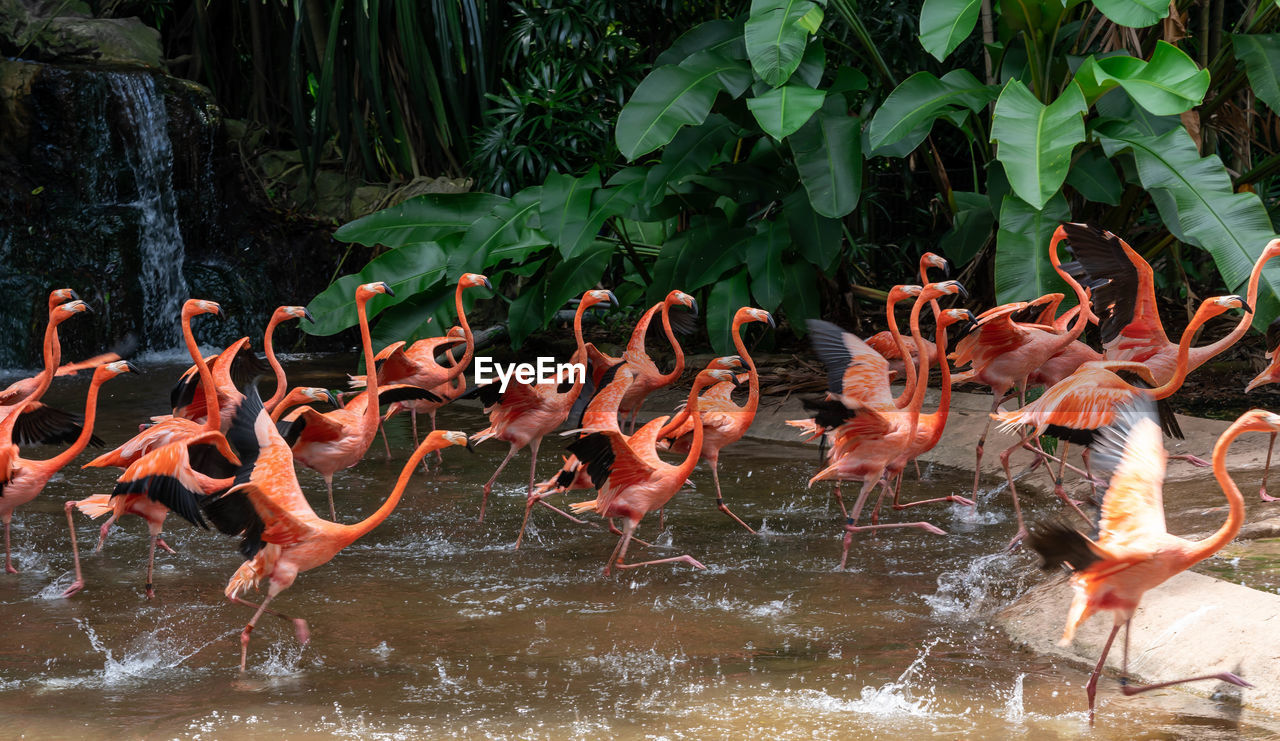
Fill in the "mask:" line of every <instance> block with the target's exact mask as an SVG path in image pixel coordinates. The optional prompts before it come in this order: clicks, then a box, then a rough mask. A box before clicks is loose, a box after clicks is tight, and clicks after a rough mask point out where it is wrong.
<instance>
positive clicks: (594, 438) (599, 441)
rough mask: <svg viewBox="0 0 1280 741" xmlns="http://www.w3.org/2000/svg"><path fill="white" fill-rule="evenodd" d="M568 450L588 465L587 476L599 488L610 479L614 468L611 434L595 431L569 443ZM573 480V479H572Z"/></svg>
mask: <svg viewBox="0 0 1280 741" xmlns="http://www.w3.org/2000/svg"><path fill="white" fill-rule="evenodd" d="M568 450H569V452H570V453H573V454H574V455H576V456H577V457H578V460H580V461H582V463H583V464H584V465H585V466H586V467H587V476H588V477H589V478H590V479H591V483H592V484H593V485H594V486H595V487H596V488H597V489H599V488H600V487H602V486H604V484H605V482H606V481H608V480H609V473H610V472H611V471H612V470H613V460H614V456H613V445H612V444H611V443H610V442H609V436H608V435H606V434H604V433H603V432H593V433H591V434H590V435H583V436H582V437H580V438H578V439H577V440H574V441H573V442H571V443H569V445H568ZM570 481H571V482H572V479H570Z"/></svg>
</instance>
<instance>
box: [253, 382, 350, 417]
mask: <svg viewBox="0 0 1280 741" xmlns="http://www.w3.org/2000/svg"><path fill="white" fill-rule="evenodd" d="M312 401H327V402H329V403H330V404H332V405H333V406H334V407H335V408H337V407H341V406H342V404H340V403H338V397H337V396H336V395H335V394H334V393H333V392H332V391H330V390H329V389H322V388H317V387H315V386H299V387H297V388H291V389H289V393H287V394H285V395H284V398H283V399H281V400H280V403H279V404H276V406H275V408H274V409H272V410H271V412H270V413H271V421H272V422H277V423H278V422H281V421H284V422H292V421H293V420H294V419H295V418H296V417H297V416H298V414H301V413H302V410H301V409H299V410H297V411H296V412H293V413H289V414H286V412H289V410H290V409H293V408H294V407H296V406H298V405H299V404H306V403H307V402H312ZM262 408H263V409H266V408H267V403H266V402H263V403H262Z"/></svg>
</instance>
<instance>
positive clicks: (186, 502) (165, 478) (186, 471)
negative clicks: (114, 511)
mask: <svg viewBox="0 0 1280 741" xmlns="http://www.w3.org/2000/svg"><path fill="white" fill-rule="evenodd" d="M215 435H216V436H217V437H218V438H222V435H221V433H218V432H209V433H206V434H204V435H199V436H197V437H195V438H191V439H188V440H179V441H177V442H173V443H169V444H168V445H165V446H163V447H160V448H157V449H155V450H153V451H151V452H149V453H147V454H146V455H144V456H142V457H141V458H139V459H138V460H136V461H134V462H133V463H132V464H130V465H129V467H128V468H126V469H125V472H124V473H123V474H121V475H120V478H119V479H117V480H116V487H115V490H114V491H112V492H111V496H112V497H118V496H125V495H129V494H144V495H146V496H147V498H148V499H151V500H152V501H155V502H159V503H160V504H163V505H164V506H165V507H168V508H169V509H170V510H171V511H173V512H175V513H176V514H177V515H178V516H180V517H182V518H183V519H184V520H186V521H187V522H190V523H191V524H192V525H195V526H197V527H202V528H204V529H206V530H208V529H209V525H208V523H207V522H205V520H204V518H203V517H202V516H201V515H200V502H201V500H203V499H204V498H205V496H206V494H207V489H208V488H210V485H211V483H212V482H211V480H210V479H209V478H208V477H206V476H202V475H201V474H199V473H198V472H196V471H195V470H194V469H193V468H192V465H191V459H190V457H189V452H188V449H187V445H188V444H189V443H190V444H196V445H214V446H216V447H218V448H221V449H222V450H223V451H224V452H226V453H228V454H229V453H230V450H229V449H227V448H226V441H225V440H222V442H220V443H219V442H215V441H214V440H213V438H212V437H211V436H215ZM231 460H232V461H234V460H235V457H234V456H232V457H231ZM228 483H229V482H228Z"/></svg>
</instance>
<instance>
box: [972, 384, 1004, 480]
mask: <svg viewBox="0 0 1280 741" xmlns="http://www.w3.org/2000/svg"><path fill="white" fill-rule="evenodd" d="M993 391H994V389H993ZM1002 401H1004V394H1003V392H996V393H995V394H994V395H993V396H992V397H991V411H990V412H988V413H987V423H986V424H985V425H983V426H982V435H981V436H980V437H979V438H978V448H977V460H976V461H975V462H974V464H973V500H974V501H977V500H978V482H979V481H980V480H981V479H982V448H983V446H985V445H986V444H987V433H988V432H990V431H991V415H992V414H995V413H996V410H997V409H999V408H1000V402H1002Z"/></svg>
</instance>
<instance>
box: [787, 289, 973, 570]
mask: <svg viewBox="0 0 1280 741" xmlns="http://www.w3.org/2000/svg"><path fill="white" fill-rule="evenodd" d="M963 290H964V289H963V287H961V285H960V284H959V283H957V282H956V281H947V282H944V283H936V284H930V285H927V286H925V287H924V290H922V291H921V293H920V297H919V298H918V299H916V305H915V306H913V307H912V313H913V315H914V316H915V317H916V319H915V320H914V321H915V322H916V326H917V327H918V323H919V311H920V307H921V306H922V305H923V304H922V302H927V301H932V300H934V299H936V298H938V297H940V296H945V295H953V294H957V293H961V292H962V291H963ZM809 329H810V331H811V332H813V346H814V350H815V351H816V352H817V353H818V356H819V358H821V359H822V363H823V365H825V366H826V367H827V377H828V382H829V393H828V395H827V399H826V400H824V401H820V402H816V403H815V402H812V401H806V403H805V406H806V408H808V409H811V410H813V411H815V412H817V415H816V416H815V418H814V420H813V424H814V426H815V428H816V429H819V430H821V429H823V428H829V429H833V433H832V436H833V441H834V442H833V444H832V448H831V452H830V454H829V460H830V461H831V463H830V465H828V466H827V467H826V468H824V469H823V470H822V471H820V472H818V473H817V474H816V475H814V476H813V477H812V478H810V479H809V486H813V485H814V484H815V483H816V482H818V481H825V480H835V481H836V482H837V485H838V483H839V482H840V481H845V480H859V481H861V482H862V488H861V490H860V491H859V493H858V498H857V500H856V501H855V503H854V506H853V510H852V512H850V511H846V510H845V509H844V501H843V499H840V508H841V511H842V512H843V513H844V515H845V524H844V539H843V544H842V550H841V555H840V568H841V569H844V567H845V563H846V561H847V560H848V557H849V546H850V545H851V544H852V542H853V533H855V532H863V531H868V530H881V529H886V528H897V527H911V528H919V529H921V530H924V531H926V532H930V533H933V534H935V535H946V532H945V531H943V530H942V529H940V528H938V527H936V526H934V525H932V524H930V523H928V522H900V523H890V524H871V525H858V524H857V523H858V517H859V515H860V514H861V513H862V507H863V506H864V505H865V504H866V500H867V496H868V495H869V494H870V493H871V490H872V489H873V488H875V486H876V485H877V484H880V483H885V485H886V486H887V482H884V477H885V471H886V469H887V467H888V466H889V465H890V463H892V462H893V461H894V460H895V459H897V458H898V456H900V455H901V454H902V451H903V450H905V449H906V447H907V446H908V445H909V444H910V441H911V440H912V439H913V438H914V437H915V428H916V423H917V422H918V421H919V416H920V405H921V403H922V402H923V399H924V392H925V388H926V386H927V385H928V384H927V382H926V381H925V380H923V379H927V378H928V367H927V365H926V364H927V363H928V353H927V352H925V351H924V349H923V348H917V350H919V357H920V362H921V366H922V367H921V369H920V373H919V378H921V379H922V381H921V382H920V383H918V384H916V388H915V391H914V393H913V398H912V401H911V403H910V404H909V405H908V407H907V409H908V413H907V414H905V415H904V414H902V413H901V411H900V410H899V409H898V408H897V406H896V405H895V404H894V403H893V397H892V395H891V393H890V391H889V380H888V363H887V362H886V361H885V360H884V358H882V357H881V356H880V355H879V353H876V352H875V351H874V350H872V349H871V348H869V347H867V345H866V343H864V342H863V341H862V340H860V339H858V338H857V337H855V336H853V335H851V334H849V333H847V332H844V331H843V330H841V329H840V328H839V327H837V326H835V325H834V324H830V323H828V322H823V321H820V320H810V322H809ZM846 389H849V390H856V393H855V394H854V395H850V394H848V393H842V392H844V391H845V390H846ZM837 492H838V489H837ZM837 497H839V494H838V493H837Z"/></svg>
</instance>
